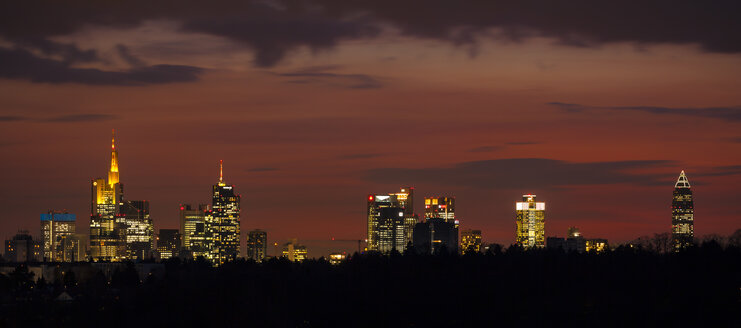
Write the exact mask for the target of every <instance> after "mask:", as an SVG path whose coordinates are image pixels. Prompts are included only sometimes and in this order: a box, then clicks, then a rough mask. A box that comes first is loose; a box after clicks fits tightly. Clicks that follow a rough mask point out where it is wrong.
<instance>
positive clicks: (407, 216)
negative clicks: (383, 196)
mask: <svg viewBox="0 0 741 328" xmlns="http://www.w3.org/2000/svg"><path fill="white" fill-rule="evenodd" d="M390 195H395V196H396V200H397V202H398V203H399V204H398V206H399V207H401V208H403V209H404V240H405V242H406V243H409V242H411V241H412V234H413V233H414V225H415V224H417V221H419V217H418V216H417V215H416V214H414V187H402V188H401V190H400V191H399V192H397V193H395V194H390Z"/></svg>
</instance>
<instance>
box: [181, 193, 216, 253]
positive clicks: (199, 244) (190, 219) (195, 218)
mask: <svg viewBox="0 0 741 328" xmlns="http://www.w3.org/2000/svg"><path fill="white" fill-rule="evenodd" d="M210 211H211V209H210V206H209V205H206V204H201V205H198V208H197V209H194V208H193V207H192V206H191V205H189V204H181V205H180V231H181V234H182V236H181V248H182V250H184V251H186V252H187V253H188V254H189V255H188V256H192V257H193V258H198V257H199V256H203V257H208V254H207V252H208V248H207V244H206V213H210Z"/></svg>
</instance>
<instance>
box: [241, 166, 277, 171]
mask: <svg viewBox="0 0 741 328" xmlns="http://www.w3.org/2000/svg"><path fill="white" fill-rule="evenodd" d="M270 171H278V168H277V167H254V168H251V169H247V172H270Z"/></svg>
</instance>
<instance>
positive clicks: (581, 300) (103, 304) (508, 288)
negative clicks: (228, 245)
mask: <svg viewBox="0 0 741 328" xmlns="http://www.w3.org/2000/svg"><path fill="white" fill-rule="evenodd" d="M164 265H165V272H164V275H162V276H159V277H158V276H156V275H152V276H148V277H146V278H144V279H141V278H140V276H139V275H138V274H137V272H136V270H135V268H134V265H133V264H129V265H127V266H125V267H124V268H123V269H122V270H119V271H117V272H116V273H114V274H113V275H112V276H111V277H110V279H108V278H106V277H105V276H103V275H102V274H97V275H94V276H92V277H91V278H89V279H86V280H85V281H77V280H76V278H75V277H74V276H71V277H70V276H67V275H65V276H64V278H62V279H57V281H49V282H47V281H43V280H40V281H38V282H34V279H33V276H31V275H29V274H28V270H27V269H26V270H24V268H23V266H20V267H18V268H17V269H16V270H15V271H14V272H13V273H11V274H10V275H0V327H47V326H59V327H87V326H95V327H143V326H147V327H149V326H159V327H474V326H483V327H508V326H528V327H529V326H576V327H587V326H588V327H601V326H608V327H613V326H620V327H625V326H636V325H639V326H660V327H663V326H696V327H702V326H711V325H718V324H719V325H718V326H723V327H725V326H728V327H739V326H741V325H740V324H741V319H740V314H741V311H740V310H741V297H740V296H741V295H740V292H741V289H740V288H741V248H740V247H739V244H738V243H735V242H728V241H726V242H724V243H720V242H718V241H716V240H707V241H705V242H703V243H701V244H700V245H698V246H696V247H693V248H690V249H687V250H686V251H684V252H681V253H671V252H666V253H660V252H657V251H656V250H649V249H644V248H642V247H628V246H621V247H618V248H617V249H616V250H614V251H608V252H606V253H603V254H588V253H587V254H578V253H564V252H562V251H556V250H523V249H520V248H517V247H510V248H508V249H504V250H503V249H501V248H496V247H493V248H490V250H489V251H488V252H487V253H484V254H474V253H469V254H466V255H463V256H459V255H455V254H448V253H441V254H437V255H418V254H416V253H415V252H413V251H411V250H410V251H407V252H405V253H404V254H399V253H395V254H391V255H389V256H384V255H380V254H356V255H354V256H352V257H351V258H350V259H348V260H347V261H346V262H343V263H341V264H340V265H336V266H333V265H331V264H329V263H328V262H327V261H325V260H324V259H319V260H308V261H305V262H303V263H292V262H289V261H287V260H284V259H271V260H268V261H265V262H264V263H255V262H253V261H244V260H238V261H235V262H231V263H227V264H226V265H224V266H222V267H220V268H211V267H210V265H209V263H207V262H205V261H202V260H196V261H180V260H178V259H173V260H170V261H167V262H165V263H164ZM62 292H66V293H68V294H69V295H70V296H71V297H73V298H74V300H71V301H64V300H58V299H57V298H58V295H60V294H61V293H62Z"/></svg>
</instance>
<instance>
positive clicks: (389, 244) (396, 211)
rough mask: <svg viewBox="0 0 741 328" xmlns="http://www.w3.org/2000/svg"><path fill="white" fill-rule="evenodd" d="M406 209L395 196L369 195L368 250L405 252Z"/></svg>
mask: <svg viewBox="0 0 741 328" xmlns="http://www.w3.org/2000/svg"><path fill="white" fill-rule="evenodd" d="M406 231H407V228H406V225H405V217H404V208H402V207H401V206H400V204H399V201H398V198H397V196H396V195H395V194H391V195H368V250H369V251H379V252H383V253H387V252H390V251H392V250H397V251H399V252H403V251H404V249H405V248H406V244H407V242H408V240H407V238H406Z"/></svg>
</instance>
